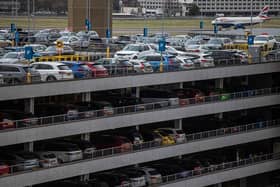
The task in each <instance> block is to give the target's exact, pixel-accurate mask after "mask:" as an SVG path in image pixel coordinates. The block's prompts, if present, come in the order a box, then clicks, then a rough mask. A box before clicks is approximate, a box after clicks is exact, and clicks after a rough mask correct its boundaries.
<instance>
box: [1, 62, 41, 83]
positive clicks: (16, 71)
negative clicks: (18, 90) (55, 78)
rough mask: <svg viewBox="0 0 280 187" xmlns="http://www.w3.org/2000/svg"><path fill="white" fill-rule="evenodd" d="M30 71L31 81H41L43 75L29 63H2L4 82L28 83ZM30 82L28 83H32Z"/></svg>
mask: <svg viewBox="0 0 280 187" xmlns="http://www.w3.org/2000/svg"><path fill="white" fill-rule="evenodd" d="M28 73H30V75H31V77H30V82H40V81H41V75H40V74H39V72H38V71H36V70H34V69H32V68H31V67H30V66H28V65H23V64H0V74H1V75H2V79H3V81H4V84H19V83H27V82H28V81H29V80H28ZM30 82H28V83H30Z"/></svg>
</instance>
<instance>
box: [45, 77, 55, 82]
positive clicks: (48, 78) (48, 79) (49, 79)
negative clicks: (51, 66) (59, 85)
mask: <svg viewBox="0 0 280 187" xmlns="http://www.w3.org/2000/svg"><path fill="white" fill-rule="evenodd" d="M46 80H47V81H56V78H55V77H54V76H49V77H47V79H46Z"/></svg>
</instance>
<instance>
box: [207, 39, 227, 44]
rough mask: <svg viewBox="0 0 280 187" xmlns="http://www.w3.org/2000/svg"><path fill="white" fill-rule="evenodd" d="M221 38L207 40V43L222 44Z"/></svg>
mask: <svg viewBox="0 0 280 187" xmlns="http://www.w3.org/2000/svg"><path fill="white" fill-rule="evenodd" d="M222 43H223V42H222V40H219V39H211V40H209V41H208V44H222Z"/></svg>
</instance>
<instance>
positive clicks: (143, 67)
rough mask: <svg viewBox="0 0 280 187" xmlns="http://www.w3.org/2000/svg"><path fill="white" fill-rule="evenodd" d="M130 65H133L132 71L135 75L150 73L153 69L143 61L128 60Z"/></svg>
mask: <svg viewBox="0 0 280 187" xmlns="http://www.w3.org/2000/svg"><path fill="white" fill-rule="evenodd" d="M129 63H130V64H132V65H133V70H134V71H135V72H137V73H152V72H153V68H152V66H151V64H150V63H148V62H145V61H144V60H134V59H132V60H130V61H129Z"/></svg>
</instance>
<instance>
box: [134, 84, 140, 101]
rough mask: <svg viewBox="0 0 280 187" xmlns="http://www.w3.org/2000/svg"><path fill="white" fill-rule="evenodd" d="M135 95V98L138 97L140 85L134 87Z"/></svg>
mask: <svg viewBox="0 0 280 187" xmlns="http://www.w3.org/2000/svg"><path fill="white" fill-rule="evenodd" d="M135 96H136V97H137V98H140V87H136V89H135Z"/></svg>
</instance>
